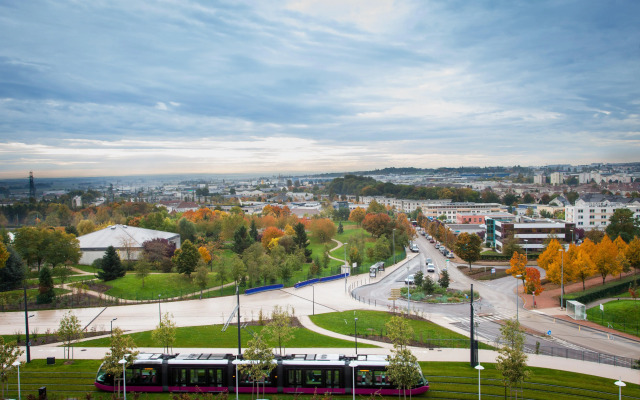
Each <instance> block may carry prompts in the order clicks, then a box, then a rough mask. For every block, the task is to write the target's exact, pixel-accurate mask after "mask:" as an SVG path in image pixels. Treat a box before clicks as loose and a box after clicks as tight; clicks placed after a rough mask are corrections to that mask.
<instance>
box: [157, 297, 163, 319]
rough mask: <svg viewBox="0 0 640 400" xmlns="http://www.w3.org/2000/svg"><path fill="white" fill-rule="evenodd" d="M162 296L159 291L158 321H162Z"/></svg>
mask: <svg viewBox="0 0 640 400" xmlns="http://www.w3.org/2000/svg"><path fill="white" fill-rule="evenodd" d="M160 296H162V294H160V293H158V323H162V310H160Z"/></svg>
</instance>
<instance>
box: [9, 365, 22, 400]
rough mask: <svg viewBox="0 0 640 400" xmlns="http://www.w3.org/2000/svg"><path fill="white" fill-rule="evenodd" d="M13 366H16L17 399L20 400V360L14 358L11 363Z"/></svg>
mask: <svg viewBox="0 0 640 400" xmlns="http://www.w3.org/2000/svg"><path fill="white" fill-rule="evenodd" d="M11 365H13V366H14V367H18V400H22V395H21V393H20V360H16V361H15V362H14V363H13V364H11Z"/></svg>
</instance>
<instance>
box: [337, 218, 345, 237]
mask: <svg viewBox="0 0 640 400" xmlns="http://www.w3.org/2000/svg"><path fill="white" fill-rule="evenodd" d="M341 233H344V226H342V221H340V223H339V224H338V234H341Z"/></svg>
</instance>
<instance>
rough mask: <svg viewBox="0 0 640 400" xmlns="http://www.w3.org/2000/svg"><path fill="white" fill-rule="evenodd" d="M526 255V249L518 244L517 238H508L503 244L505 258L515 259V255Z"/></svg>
mask: <svg viewBox="0 0 640 400" xmlns="http://www.w3.org/2000/svg"><path fill="white" fill-rule="evenodd" d="M516 252H518V253H520V254H522V253H524V252H525V251H524V249H523V248H522V246H520V243H518V239H517V238H515V237H509V238H507V239H506V240H505V241H504V242H503V244H502V254H503V255H504V256H505V257H513V254H514V253H516Z"/></svg>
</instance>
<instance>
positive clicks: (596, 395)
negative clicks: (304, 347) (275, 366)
mask: <svg viewBox="0 0 640 400" xmlns="http://www.w3.org/2000/svg"><path fill="white" fill-rule="evenodd" d="M100 363H101V360H74V361H73V362H72V363H71V364H68V365H67V364H65V363H63V361H62V360H60V359H57V360H56V364H55V365H46V361H45V360H38V359H34V360H32V362H31V363H30V364H23V365H22V366H21V367H20V381H21V382H20V383H21V389H22V396H25V397H26V396H27V395H29V394H33V395H35V396H36V397H37V394H38V388H39V387H41V386H47V393H48V394H55V395H56V396H60V397H62V398H66V397H73V398H81V397H84V396H83V393H91V395H92V398H95V399H98V398H100V399H110V398H111V394H109V393H106V392H100V391H98V390H97V389H95V387H94V386H93V381H94V379H95V375H96V372H97V370H98V367H99V366H100ZM482 365H483V366H484V367H485V370H484V371H482V374H481V384H482V394H483V395H486V396H487V397H490V398H496V397H498V398H502V397H503V396H504V386H503V384H502V380H501V375H500V373H499V372H498V371H497V370H496V369H495V364H491V363H483V364H482ZM420 366H421V367H422V370H423V373H424V375H425V377H426V378H427V379H428V380H429V385H430V387H431V389H430V391H429V392H428V393H427V394H426V395H424V396H420V398H446V399H477V398H478V371H476V370H475V369H473V368H471V367H470V366H469V364H468V363H464V362H420ZM528 369H529V371H530V372H531V374H530V376H529V378H527V380H526V381H525V382H524V384H523V385H522V391H521V392H520V393H519V395H518V397H522V398H527V399H540V400H543V399H554V400H569V399H571V400H573V399H585V398H592V399H614V398H617V395H618V387H617V386H615V385H614V383H613V382H614V381H615V380H614V379H609V378H601V377H596V376H591V375H584V374H577V373H572V372H565V371H558V370H552V369H546V368H533V367H532V368H528ZM626 385H627V386H626V387H624V388H623V390H622V394H623V398H640V386H638V385H637V384H633V383H630V382H626ZM5 396H6V397H7V398H17V397H18V393H17V375H16V374H14V375H12V376H11V377H10V378H9V390H8V391H6V392H5ZM143 397H144V398H145V399H147V398H148V399H151V400H155V399H158V400H170V399H171V398H172V395H171V394H169V393H163V394H150V393H149V394H145V395H143ZM239 397H240V398H241V399H243V400H248V399H250V398H252V396H251V395H240V396H239ZM192 398H195V397H192ZM278 398H281V399H294V398H295V399H300V400H306V399H310V398H311V396H293V395H292V396H287V395H278ZM332 398H334V399H345V400H346V399H350V398H351V396H332ZM382 398H384V397H382ZM387 398H388V399H390V400H392V399H397V397H396V396H392V397H387Z"/></svg>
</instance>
